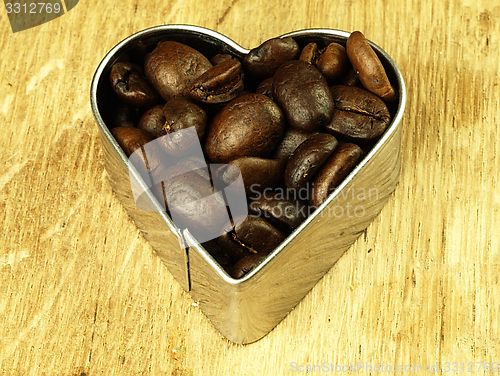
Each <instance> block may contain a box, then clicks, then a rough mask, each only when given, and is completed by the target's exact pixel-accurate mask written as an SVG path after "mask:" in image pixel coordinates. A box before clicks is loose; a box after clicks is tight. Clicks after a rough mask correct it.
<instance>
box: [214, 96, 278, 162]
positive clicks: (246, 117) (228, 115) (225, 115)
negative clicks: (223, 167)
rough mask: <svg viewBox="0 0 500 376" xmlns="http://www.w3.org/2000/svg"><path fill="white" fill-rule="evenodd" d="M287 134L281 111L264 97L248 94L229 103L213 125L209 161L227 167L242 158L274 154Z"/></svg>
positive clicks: (216, 117) (264, 156)
mask: <svg viewBox="0 0 500 376" xmlns="http://www.w3.org/2000/svg"><path fill="white" fill-rule="evenodd" d="M284 131H285V119H284V116H283V113H282V112H281V109H280V108H279V107H278V105H276V103H274V102H273V101H272V100H271V99H269V98H268V97H266V96H265V95H262V94H248V95H244V96H242V97H238V98H236V99H235V100H233V101H231V102H230V103H228V104H227V105H226V106H225V107H224V108H223V109H222V111H220V112H219V113H218V114H217V115H216V116H215V117H214V119H213V120H212V122H211V123H210V127H209V129H208V132H207V138H206V143H205V152H206V154H207V156H208V158H209V159H210V160H211V161H212V162H215V163H227V162H229V161H232V160H233V159H237V158H240V157H247V156H248V157H263V158H266V157H268V156H269V155H271V154H272V152H273V150H274V148H275V147H276V146H277V145H278V143H279V142H280V140H281V137H282V136H283V133H284Z"/></svg>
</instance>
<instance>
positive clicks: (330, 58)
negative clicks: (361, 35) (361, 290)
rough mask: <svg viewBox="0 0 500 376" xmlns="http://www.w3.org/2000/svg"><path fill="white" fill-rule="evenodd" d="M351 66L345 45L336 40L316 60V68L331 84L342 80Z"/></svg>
mask: <svg viewBox="0 0 500 376" xmlns="http://www.w3.org/2000/svg"><path fill="white" fill-rule="evenodd" d="M350 67H351V64H350V62H349V58H348V57H347V53H346V51H345V47H344V46H342V45H340V44H338V43H335V42H333V43H330V44H329V45H328V47H326V49H325V50H324V51H322V52H321V55H320V56H319V58H318V60H317V61H316V68H318V70H319V71H320V72H321V73H322V74H323V76H324V77H325V78H326V81H327V82H328V83H329V84H332V83H334V82H335V81H338V80H340V79H341V78H342V76H343V75H344V74H345V73H346V72H347V70H348V69H349V68H350Z"/></svg>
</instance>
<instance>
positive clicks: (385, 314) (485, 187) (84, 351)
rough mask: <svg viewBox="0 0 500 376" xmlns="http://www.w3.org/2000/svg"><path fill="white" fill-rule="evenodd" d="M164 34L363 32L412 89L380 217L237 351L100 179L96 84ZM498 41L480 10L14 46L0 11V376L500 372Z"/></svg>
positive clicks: (85, 31)
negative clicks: (124, 51)
mask: <svg viewBox="0 0 500 376" xmlns="http://www.w3.org/2000/svg"><path fill="white" fill-rule="evenodd" d="M167 23H186V24H194V25H200V26H204V27H208V28H211V29H214V30H217V31H219V32H221V33H223V34H225V35H227V36H228V37H230V38H232V39H233V40H235V41H237V42H239V43H240V44H241V45H242V46H245V47H255V46H257V45H258V44H260V43H261V42H263V41H264V40H266V39H268V38H271V37H274V36H277V35H280V34H283V33H285V32H289V31H293V30H297V29H303V28H310V27H328V28H336V29H341V30H346V31H354V30H360V31H362V32H363V33H364V34H365V35H366V37H367V38H368V39H370V40H372V41H374V42H375V43H376V44H377V45H379V46H381V47H382V48H383V49H384V50H385V51H387V52H388V53H389V54H390V55H391V56H392V57H393V59H394V60H395V61H396V63H397V64H398V66H399V68H400V70H401V72H402V74H403V76H404V78H405V81H406V85H407V94H408V100H407V107H406V112H405V115H404V119H403V141H402V161H403V169H402V175H401V179H400V183H399V185H398V187H397V189H396V191H395V193H394V195H393V197H392V198H391V199H390V200H389V202H388V203H387V205H386V206H385V207H384V209H383V211H382V213H381V214H380V216H379V217H377V219H376V220H375V221H374V222H373V223H372V224H371V225H370V226H369V227H368V229H367V231H366V233H365V234H364V235H363V236H362V237H360V238H359V239H358V240H357V242H356V243H355V244H354V245H353V246H352V247H351V249H349V250H348V251H347V253H346V254H345V255H344V256H343V257H342V258H341V259H340V260H339V261H338V263H337V264H336V265H335V266H334V267H333V268H332V269H331V270H330V272H328V273H327V274H326V275H325V277H324V278H323V279H322V280H321V281H320V282H319V283H318V284H317V285H316V286H315V287H314V288H313V290H312V291H311V292H310V293H309V294H308V295H307V296H306V297H305V298H304V300H303V301H302V302H301V303H300V304H299V305H298V306H297V307H296V308H295V309H294V310H293V311H292V312H291V313H290V314H289V315H288V316H287V317H286V318H285V319H284V320H283V321H282V322H281V323H280V324H279V325H278V326H277V327H276V328H275V329H274V330H273V331H272V332H271V333H270V334H268V335H267V336H266V337H264V338H263V339H262V340H260V341H258V342H256V343H253V344H250V345H246V346H239V345H235V344H233V343H231V342H229V341H228V340H226V339H225V338H224V337H222V336H221V335H220V334H219V333H218V332H217V330H216V329H215V328H214V327H213V326H212V325H211V323H210V322H209V321H208V320H207V319H206V318H205V316H204V315H203V313H202V312H201V311H200V309H199V308H198V307H197V306H196V305H195V304H194V302H193V300H192V299H191V298H190V296H189V294H187V293H185V292H184V291H183V290H182V289H181V287H180V286H179V284H177V282H176V281H175V280H174V279H173V278H172V276H171V275H170V273H169V272H168V270H167V269H166V268H165V267H164V266H163V265H162V264H161V262H160V260H159V259H158V257H156V256H155V255H154V254H153V251H152V249H151V247H150V245H149V244H148V243H147V242H146V241H145V239H144V238H143V237H142V235H141V234H140V233H139V231H138V230H137V228H136V227H135V225H134V223H133V222H132V221H131V220H130V219H129V217H128V215H127V213H126V212H125V210H124V209H123V208H122V207H121V205H120V203H119V202H118V200H117V199H116V197H115V196H114V194H113V192H112V190H111V188H110V186H109V183H108V182H107V176H106V173H105V171H104V168H103V161H102V153H101V150H100V144H99V139H98V133H97V127H96V124H95V122H94V119H93V116H92V113H91V109H90V103H89V90H90V82H91V80H92V76H93V73H94V71H95V69H96V67H97V65H98V64H99V62H100V60H101V59H102V58H103V57H104V55H105V54H106V53H107V52H108V51H109V50H110V49H111V48H112V47H113V46H114V45H115V44H116V43H118V42H119V41H121V40H122V39H123V38H125V37H127V36H129V35H130V34H132V33H134V32H136V31H139V30H142V29H145V28H147V27H150V26H154V25H159V24H167ZM499 25H500V6H499V5H498V2H497V1H494V0H479V1H477V0H476V1H471V0H462V1H460V0H450V1H441V2H437V1H432V0H422V1H418V2H417V1H410V0H402V1H399V0H374V1H362V2H352V1H350V0H338V1H335V2H333V1H314V0H305V1H295V2H290V1H284V0H282V1H273V0H265V1H264V0H223V1H213V0H209V1H194V0H186V1H181V0H172V1H169V2H165V1H158V0H151V1H134V0H121V1H101V2H97V1H94V0H82V1H80V2H79V4H78V5H77V6H76V7H75V8H74V9H73V10H71V11H70V12H68V13H67V14H65V15H64V16H62V17H59V18H57V19H55V20H53V21H51V22H49V23H46V24H43V25H40V26H38V27H35V28H32V29H28V30H25V31H22V32H18V33H15V34H13V33H12V31H11V29H10V26H9V23H8V18H7V14H6V12H5V10H4V9H2V7H0V51H1V58H0V93H1V95H0V124H1V126H0V129H1V132H2V133H1V137H0V150H2V154H1V157H0V223H1V224H2V225H1V228H0V296H1V300H0V374H2V375H9V376H10V375H14V376H16V375H78V376H80V375H83V374H85V375H87V376H89V375H90V376H94V375H187V376H192V375H195V376H196V375H240V376H243V375H289V374H296V373H294V372H292V371H293V364H292V362H296V363H297V365H304V366H305V365H308V364H309V365H314V364H319V365H321V364H322V363H323V362H328V363H329V364H333V368H335V365H341V366H342V365H348V364H349V363H351V365H354V364H356V365H357V364H358V363H359V365H362V366H363V368H361V369H360V370H359V372H360V373H362V372H365V371H368V372H365V374H369V373H370V372H369V371H370V370H369V369H368V368H367V366H368V365H371V366H372V367H373V368H372V373H373V374H376V372H375V371H374V367H375V366H376V365H379V366H380V365H381V364H382V363H383V364H384V365H385V367H387V365H391V366H393V367H396V366H397V365H403V366H417V365H422V366H423V372H425V371H426V370H427V367H428V365H429V364H431V365H435V364H436V363H438V362H439V364H440V369H439V371H440V372H438V373H439V374H449V373H447V372H445V368H444V367H445V362H450V363H451V362H457V363H458V364H459V367H460V371H461V370H462V369H461V367H462V365H461V363H465V367H466V369H465V370H467V367H468V362H500V341H499V337H500V320H499V317H500V308H499V307H500V291H499V290H500V285H499V275H500V235H499V233H498V224H499V223H500V211H499V210H500V187H499V182H498V177H499V171H500V154H499V147H500V141H499V140H500V134H499V133H500V132H499V119H500V105H499V103H500V86H499V82H500V59H499V57H500V44H499V43H500V42H499V41H500V38H499V35H500V26H499ZM450 367H452V365H450ZM476 369H477V365H476ZM386 370H387V368H386ZM389 373H391V372H389ZM460 373H461V372H460ZM480 373H481V374H485V372H484V369H481V372H480ZM397 374H401V373H397ZM486 374H488V373H487V372H486Z"/></svg>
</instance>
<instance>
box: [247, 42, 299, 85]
mask: <svg viewBox="0 0 500 376" xmlns="http://www.w3.org/2000/svg"><path fill="white" fill-rule="evenodd" d="M299 54H300V47H299V45H298V44H297V43H296V42H295V41H294V40H293V38H291V37H286V38H273V39H269V40H267V41H265V42H264V43H262V44H261V45H260V46H259V47H257V48H254V49H252V50H250V52H249V53H248V54H247V55H245V57H244V58H243V61H242V63H243V66H244V67H245V70H246V71H247V72H248V73H249V74H250V75H251V76H253V77H255V78H259V79H265V78H268V77H272V76H273V75H274V73H276V71H277V70H278V68H279V67H280V66H281V64H283V63H284V62H286V61H289V60H293V59H297V58H298V57H299Z"/></svg>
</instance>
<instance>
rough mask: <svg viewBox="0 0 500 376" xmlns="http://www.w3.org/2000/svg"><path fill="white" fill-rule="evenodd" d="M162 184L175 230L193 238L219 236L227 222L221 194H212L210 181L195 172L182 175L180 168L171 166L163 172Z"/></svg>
mask: <svg viewBox="0 0 500 376" xmlns="http://www.w3.org/2000/svg"><path fill="white" fill-rule="evenodd" d="M162 181H163V182H164V187H165V188H164V189H165V197H166V198H167V203H168V208H169V210H170V213H171V214H172V216H173V218H174V221H176V222H175V224H176V225H177V227H180V226H182V225H183V226H186V227H187V228H189V230H190V231H191V233H192V234H193V235H194V236H195V237H196V235H197V234H203V235H206V234H208V235H213V234H218V233H219V231H220V229H221V228H222V226H223V225H224V223H226V222H227V218H228V214H227V208H226V203H225V201H224V198H223V196H222V194H221V193H220V192H214V189H213V187H212V185H211V183H210V180H207V179H205V178H203V177H202V176H200V175H199V174H197V173H196V172H195V171H187V172H186V168H185V167H183V166H173V167H170V168H168V169H166V170H165V175H164V177H163V178H162ZM212 238H213V236H212Z"/></svg>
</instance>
